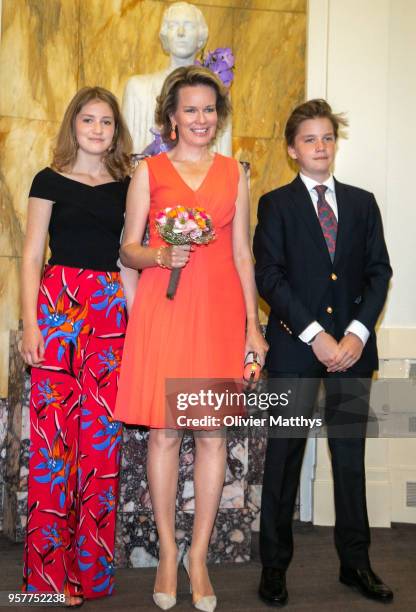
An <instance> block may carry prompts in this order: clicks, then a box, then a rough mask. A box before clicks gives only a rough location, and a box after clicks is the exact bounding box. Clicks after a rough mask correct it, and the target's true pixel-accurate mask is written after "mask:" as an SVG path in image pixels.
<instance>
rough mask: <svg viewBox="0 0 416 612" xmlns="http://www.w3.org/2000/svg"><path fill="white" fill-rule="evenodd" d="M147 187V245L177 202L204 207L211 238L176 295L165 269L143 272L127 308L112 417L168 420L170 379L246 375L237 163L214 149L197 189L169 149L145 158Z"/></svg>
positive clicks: (149, 422) (157, 241) (156, 239)
mask: <svg viewBox="0 0 416 612" xmlns="http://www.w3.org/2000/svg"><path fill="white" fill-rule="evenodd" d="M146 163H147V165H148V170H149V186H150V212H149V227H150V242H149V246H152V247H158V246H160V245H163V244H165V243H164V241H163V240H162V238H160V236H159V234H158V232H157V230H156V227H155V216H156V214H157V213H158V212H159V211H160V210H163V209H165V208H166V207H168V206H169V207H173V206H176V205H179V204H182V205H183V206H186V207H195V206H201V207H203V208H204V209H205V210H206V211H207V212H208V213H209V214H210V215H211V218H212V221H213V225H214V228H215V233H216V239H215V240H214V241H213V242H211V243H209V244H208V245H204V246H197V247H196V248H195V251H194V252H192V253H191V256H190V260H189V262H188V263H187V265H186V266H185V267H184V268H182V273H181V277H180V280H179V286H178V288H177V291H176V295H175V297H174V299H173V300H169V299H168V298H166V289H167V286H168V282H169V276H170V270H168V269H163V268H160V267H152V268H146V269H145V270H143V272H142V274H141V276H140V280H139V283H138V286H137V291H136V296H135V300H134V304H133V307H132V312H131V314H130V318H129V322H128V326H127V333H126V339H125V344H124V353H123V361H122V365H121V371H120V381H119V387H118V395H117V402H116V409H115V412H114V418H115V419H118V420H120V421H124V422H125V423H129V424H137V425H145V426H148V427H154V428H164V427H165V426H166V417H165V400H166V397H165V396H166V389H165V381H166V379H167V378H170V379H178V378H181V379H183V378H233V379H241V377H242V374H243V361H244V345H245V320H246V311H245V305H244V299H243V292H242V288H241V283H240V278H239V276H238V273H237V270H236V268H235V265H234V260H233V252H232V223H233V218H234V214H235V202H236V198H237V190H238V180H239V172H238V162H237V161H236V160H234V159H232V158H229V157H224V156H223V155H220V154H218V153H217V154H216V155H215V157H214V160H213V162H212V165H211V166H210V169H209V171H208V173H207V175H206V177H205V179H204V180H203V182H202V184H201V185H200V186H199V188H198V189H197V190H195V191H194V190H192V189H191V188H190V187H189V186H188V185H187V184H186V183H185V182H184V181H183V179H182V178H181V176H180V175H179V173H178V172H177V170H176V169H175V167H174V165H173V164H172V162H171V161H170V159H169V158H168V157H167V155H166V153H161V154H160V155H157V156H155V157H151V158H148V159H147V160H146Z"/></svg>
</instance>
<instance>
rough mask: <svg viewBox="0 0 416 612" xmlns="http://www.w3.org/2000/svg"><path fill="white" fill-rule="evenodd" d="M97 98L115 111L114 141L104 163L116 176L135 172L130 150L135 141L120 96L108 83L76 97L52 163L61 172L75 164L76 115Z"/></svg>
mask: <svg viewBox="0 0 416 612" xmlns="http://www.w3.org/2000/svg"><path fill="white" fill-rule="evenodd" d="M93 100H99V101H101V102H106V103H107V104H108V105H109V107H110V108H111V110H112V112H113V115H114V136H113V142H112V144H111V147H110V148H109V150H108V151H107V152H106V154H105V156H104V163H105V166H106V168H107V170H108V172H109V173H110V174H111V176H112V177H113V178H114V179H115V180H118V181H119V180H122V179H123V178H124V177H126V176H127V175H128V174H130V173H131V161H130V154H131V151H132V148H133V143H132V139H131V136H130V133H129V130H128V128H127V126H126V124H125V122H124V119H123V117H122V115H121V112H120V107H119V105H118V102H117V98H116V97H115V96H114V95H113V94H112V93H111V91H108V89H104V87H83V88H82V89H80V90H79V91H78V92H77V93H76V94H75V96H74V97H73V98H72V100H71V102H70V103H69V105H68V108H67V109H66V111H65V115H64V118H63V120H62V124H61V127H60V129H59V133H58V136H57V139H56V147H55V149H54V151H53V159H52V164H51V166H52V168H54V169H55V170H58V171H59V172H65V171H67V170H70V169H71V168H72V166H73V165H74V163H75V160H76V157H77V151H78V142H77V138H76V135H75V119H76V116H77V115H78V113H79V112H80V111H81V109H82V108H83V107H84V106H85V105H86V104H88V102H91V101H93Z"/></svg>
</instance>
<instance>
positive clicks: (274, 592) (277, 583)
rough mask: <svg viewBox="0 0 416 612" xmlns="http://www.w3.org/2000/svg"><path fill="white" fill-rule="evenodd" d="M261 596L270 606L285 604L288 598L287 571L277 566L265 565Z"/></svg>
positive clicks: (260, 587) (260, 588)
mask: <svg viewBox="0 0 416 612" xmlns="http://www.w3.org/2000/svg"><path fill="white" fill-rule="evenodd" d="M259 596H260V599H262V600H263V601H264V602H265V603H267V604H269V605H270V606H284V605H285V603H287V600H288V594H287V589H286V571H285V570H282V569H277V568H276V567H263V571H262V573H261V580H260V586H259Z"/></svg>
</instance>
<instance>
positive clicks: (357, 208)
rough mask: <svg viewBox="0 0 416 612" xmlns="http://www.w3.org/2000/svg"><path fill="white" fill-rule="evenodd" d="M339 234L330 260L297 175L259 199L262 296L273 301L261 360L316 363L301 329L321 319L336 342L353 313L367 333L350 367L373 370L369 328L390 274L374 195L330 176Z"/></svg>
mask: <svg viewBox="0 0 416 612" xmlns="http://www.w3.org/2000/svg"><path fill="white" fill-rule="evenodd" d="M335 193H336V199H337V206H338V234H337V243H336V251H335V257H334V262H332V261H331V258H330V256H329V252H328V248H327V245H326V242H325V238H324V236H323V233H322V229H321V226H320V224H319V219H318V217H317V214H316V212H315V209H314V206H313V203H312V200H311V197H310V195H309V193H308V190H307V189H306V187H305V185H304V183H303V181H302V179H301V178H300V177H299V176H297V177H296V178H295V180H294V181H293V182H292V183H290V184H288V185H285V186H284V187H280V188H279V189H275V190H274V191H271V192H269V193H266V194H265V195H263V196H262V197H261V198H260V201H259V206H258V224H257V227H256V231H255V235H254V244H253V248H254V256H255V259H256V264H255V273H256V283H257V288H258V291H259V294H260V295H261V297H262V298H263V299H264V300H265V301H266V302H267V304H268V305H269V306H270V316H269V322H268V326H267V332H266V338H267V340H268V342H269V344H270V350H269V353H268V355H267V360H266V366H267V367H268V368H269V369H271V370H275V371H281V372H293V373H298V372H302V371H305V370H306V369H308V368H310V367H311V366H313V365H314V364H316V363H318V361H317V359H316V357H315V355H314V353H313V351H312V349H311V347H310V346H308V345H307V344H305V343H304V342H302V341H301V340H300V339H299V338H298V335H299V334H300V333H301V332H302V331H303V330H304V329H305V328H306V327H307V326H308V325H309V324H310V323H312V321H315V320H316V321H318V322H319V323H320V324H321V325H322V327H324V329H325V330H326V331H328V333H330V334H332V335H333V336H334V337H335V338H336V339H337V340H339V339H340V338H342V336H343V335H344V332H345V329H346V328H347V327H348V325H349V324H350V322H351V321H352V320H353V319H357V320H358V321H360V322H361V323H363V324H364V325H365V326H366V327H367V329H368V330H369V331H370V337H369V339H368V341H367V343H366V345H365V347H364V350H363V353H362V356H361V358H360V359H359V361H358V362H357V363H356V364H355V365H354V366H353V368H351V371H352V372H357V373H360V372H361V373H368V372H371V371H373V370H376V369H377V368H378V355H377V345H376V336H375V332H374V327H375V325H376V322H377V319H378V317H379V315H380V313H381V310H382V308H383V306H384V302H385V300H386V296H387V291H388V285H389V280H390V278H391V275H392V269H391V267H390V262H389V256H388V252H387V247H386V243H385V240H384V235H383V225H382V220H381V215H380V210H379V208H378V206H377V202H376V200H375V198H374V195H373V194H372V193H369V192H368V191H365V190H364V189H359V188H357V187H352V186H351V185H345V184H343V183H339V182H338V181H336V180H335Z"/></svg>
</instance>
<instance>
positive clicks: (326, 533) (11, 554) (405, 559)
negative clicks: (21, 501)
mask: <svg viewBox="0 0 416 612" xmlns="http://www.w3.org/2000/svg"><path fill="white" fill-rule="evenodd" d="M254 555H256V552H254ZM371 559H372V565H373V569H374V570H375V571H376V573H378V574H379V575H380V576H381V577H382V578H383V580H384V581H385V582H386V583H387V584H388V585H389V586H390V587H391V588H392V589H393V590H394V592H395V600H394V602H393V603H392V604H378V603H375V602H372V601H369V600H366V599H364V598H363V597H362V596H361V595H360V594H358V593H356V592H354V591H352V590H351V589H349V588H348V587H346V586H344V585H342V584H340V583H339V582H338V560H337V557H336V554H335V549H334V546H333V542H332V530H331V529H329V528H326V527H313V526H310V525H306V526H305V525H298V526H297V527H296V529H295V556H294V559H293V561H292V564H291V566H290V569H289V571H288V576H287V582H288V590H289V603H288V605H287V606H286V608H285V609H286V610H287V612H350V611H359V612H372V611H376V610H378V611H379V612H380V611H381V610H386V612H387V610H388V611H389V612H390V611H391V612H396V611H400V612H416V525H403V524H401V525H394V526H393V527H392V528H391V529H373V530H372V547H371ZM21 561H22V545H20V544H12V543H10V542H9V541H8V540H6V539H5V538H4V537H2V536H0V590H1V591H2V592H4V591H16V590H19V589H20V579H21ZM260 570H261V566H260V563H259V562H258V560H257V561H256V560H254V561H252V562H250V563H247V564H223V565H215V566H211V568H210V575H211V578H212V582H213V585H214V588H215V590H216V594H217V597H218V607H217V610H218V612H221V611H228V612H240V611H243V610H246V611H247V612H248V611H250V612H257V611H260V610H271V609H273V608H270V607H268V606H265V605H264V604H262V602H261V601H260V600H259V599H258V597H257V586H258V581H259V575H260ZM154 575H155V570H154V568H150V569H120V570H118V571H117V578H116V592H115V593H114V595H113V596H112V597H110V598H104V599H100V600H95V601H89V602H88V601H87V602H86V603H85V604H84V606H83V607H82V610H83V611H84V610H85V612H93V611H96V610H97V611H98V610H112V611H114V612H124V611H125V610H137V611H142V610H150V611H151V610H153V611H154V612H156V610H157V609H158V608H156V606H155V605H154V604H153V602H152V598H151V593H152V590H153V581H154ZM0 609H2V610H6V608H5V607H1V608H0ZM7 609H10V608H7ZM31 609H32V610H40V609H42V610H45V609H46V608H45V607H44V608H39V607H33V606H31ZM192 609H193V608H192V605H191V597H190V595H189V593H188V591H187V581H186V577H185V572H184V570H183V569H182V570H181V571H180V572H179V584H178V604H177V605H176V607H175V608H173V609H172V610H173V612H181V611H182V610H183V611H185V610H192Z"/></svg>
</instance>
